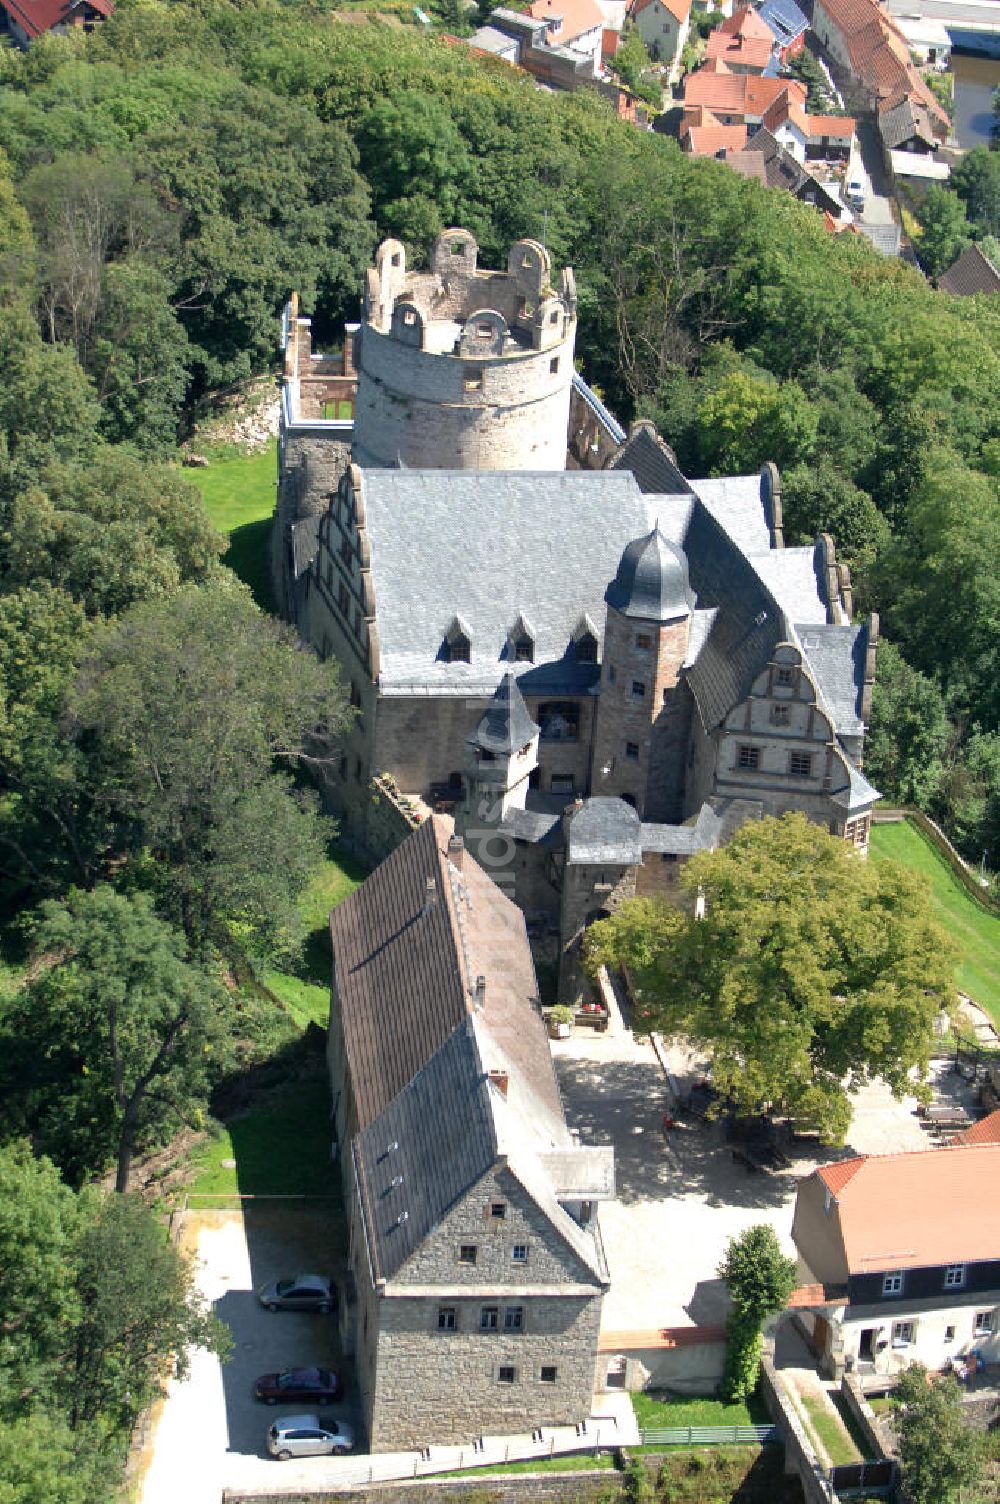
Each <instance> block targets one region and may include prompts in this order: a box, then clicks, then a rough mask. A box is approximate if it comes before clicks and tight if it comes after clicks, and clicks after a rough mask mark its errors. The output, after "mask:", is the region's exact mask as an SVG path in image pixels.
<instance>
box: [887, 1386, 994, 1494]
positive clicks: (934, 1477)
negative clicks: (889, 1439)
mask: <svg viewBox="0 0 1000 1504" xmlns="http://www.w3.org/2000/svg"><path fill="white" fill-rule="evenodd" d="M892 1398H893V1402H894V1405H895V1407H896V1408H895V1414H894V1418H893V1424H894V1427H895V1430H896V1434H897V1435H898V1437H899V1463H900V1470H901V1472H902V1475H903V1487H904V1488H905V1490H906V1493H907V1494H908V1496H909V1497H910V1498H911V1499H912V1500H913V1501H914V1504H960V1501H961V1500H962V1499H963V1498H967V1497H970V1496H969V1495H968V1494H966V1492H965V1490H966V1489H968V1488H970V1487H972V1485H974V1484H975V1483H976V1482H977V1481H978V1479H979V1476H980V1470H981V1467H982V1459H983V1444H982V1438H981V1437H980V1436H979V1435H978V1434H977V1432H976V1431H974V1430H973V1428H972V1427H971V1426H970V1425H969V1423H968V1422H967V1421H966V1419H965V1416H964V1414H963V1410H962V1397H961V1394H960V1392H959V1388H958V1381H957V1379H954V1378H952V1377H951V1375H950V1374H949V1375H947V1376H945V1377H941V1376H940V1375H935V1376H932V1375H931V1374H929V1373H928V1372H927V1369H926V1368H924V1366H923V1364H921V1363H912V1364H911V1365H910V1366H909V1368H905V1369H904V1370H903V1372H902V1373H901V1374H900V1376H899V1381H898V1383H897V1385H896V1388H895V1390H894V1391H893V1396H892Z"/></svg>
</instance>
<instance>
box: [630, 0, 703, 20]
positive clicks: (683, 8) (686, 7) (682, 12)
mask: <svg viewBox="0 0 1000 1504" xmlns="http://www.w3.org/2000/svg"><path fill="white" fill-rule="evenodd" d="M653 3H654V0H635V4H634V5H633V6H632V15H633V16H637V15H638V14H639V12H640V11H642V10H645V9H646V6H647V5H652V4H653ZM660 4H661V5H662V6H663V8H664V10H668V11H669V12H670V14H671V15H672V16H673V18H674V20H675V21H680V22H681V24H682V25H683V23H684V22H685V21H686V20H687V18H688V16H689V15H690V14H691V0H660Z"/></svg>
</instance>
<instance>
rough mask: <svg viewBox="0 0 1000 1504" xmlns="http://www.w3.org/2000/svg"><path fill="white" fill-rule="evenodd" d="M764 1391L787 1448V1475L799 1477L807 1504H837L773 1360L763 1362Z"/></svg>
mask: <svg viewBox="0 0 1000 1504" xmlns="http://www.w3.org/2000/svg"><path fill="white" fill-rule="evenodd" d="M760 1387H761V1393H762V1394H763V1396H764V1400H765V1403H766V1404H767V1408H768V1410H769V1412H770V1414H771V1419H772V1420H773V1421H774V1423H775V1425H776V1426H777V1427H778V1429H779V1431H780V1432H781V1439H782V1441H783V1442H784V1444H785V1472H786V1473H798V1475H799V1482H800V1483H801V1484H802V1493H803V1497H804V1498H805V1501H806V1504H837V1495H836V1494H835V1493H834V1491H833V1489H832V1488H831V1486H830V1482H829V1480H828V1478H827V1476H826V1472H825V1470H824V1468H823V1466H822V1464H821V1463H820V1460H819V1458H818V1457H817V1456H816V1453H815V1451H814V1450H813V1446H812V1443H811V1442H810V1440H809V1438H808V1436H807V1435H806V1433H805V1428H804V1427H803V1425H802V1422H801V1421H800V1420H799V1417H798V1415H797V1414H796V1412H795V1410H794V1409H793V1407H792V1403H791V1400H790V1399H789V1398H788V1395H787V1393H786V1392H785V1386H784V1383H783V1381H782V1379H781V1377H780V1375H779V1374H778V1373H777V1371H776V1370H775V1367H774V1364H773V1363H772V1362H771V1359H770V1358H764V1359H762V1361H761V1365H760Z"/></svg>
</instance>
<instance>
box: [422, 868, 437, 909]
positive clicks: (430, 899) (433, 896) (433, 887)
mask: <svg viewBox="0 0 1000 1504" xmlns="http://www.w3.org/2000/svg"><path fill="white" fill-rule="evenodd" d="M437 896H438V885H437V882H436V880H435V879H434V878H433V877H429V878H428V879H427V888H426V890H425V892H424V906H423V908H422V909H421V911H420V914H421V918H426V917H427V915H428V914H429V913H430V911H431V909H433V907H434V905H435V904H436V903H437Z"/></svg>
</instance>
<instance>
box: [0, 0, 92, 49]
mask: <svg viewBox="0 0 1000 1504" xmlns="http://www.w3.org/2000/svg"><path fill="white" fill-rule="evenodd" d="M114 8H115V7H114V3H113V0H0V37H2V36H3V34H4V33H5V32H6V34H7V35H8V36H9V37H10V38H11V40H12V41H13V42H14V43H16V45H17V46H18V47H21V48H26V47H28V46H29V45H30V44H31V43H32V42H34V41H35V40H36V39H37V38H38V37H40V36H44V35H45V34H46V33H47V32H53V33H55V34H56V35H58V34H59V33H61V32H66V31H71V30H73V29H75V28H77V27H79V28H81V29H82V30H83V31H92V30H93V28H94V27H95V26H97V25H99V24H100V22H101V21H106V20H107V18H108V16H110V15H111V14H112V12H113V11H114Z"/></svg>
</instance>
